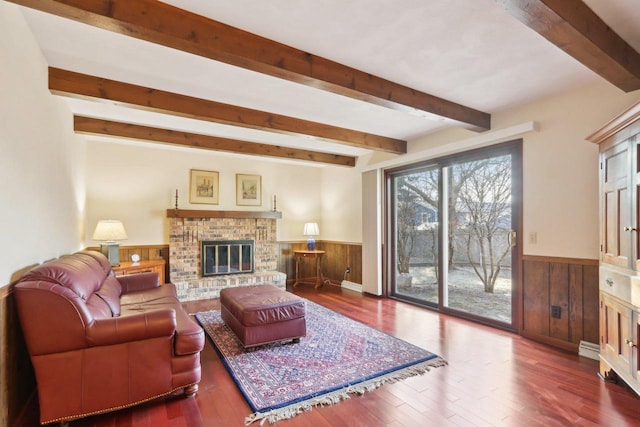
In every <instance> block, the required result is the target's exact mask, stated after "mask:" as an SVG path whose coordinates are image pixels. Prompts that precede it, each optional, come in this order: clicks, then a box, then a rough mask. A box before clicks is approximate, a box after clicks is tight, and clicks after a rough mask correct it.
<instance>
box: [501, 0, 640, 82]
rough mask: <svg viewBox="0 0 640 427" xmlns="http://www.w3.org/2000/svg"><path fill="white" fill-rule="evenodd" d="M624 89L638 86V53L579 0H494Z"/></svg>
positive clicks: (639, 62)
mask: <svg viewBox="0 0 640 427" xmlns="http://www.w3.org/2000/svg"><path fill="white" fill-rule="evenodd" d="M495 1H496V3H498V4H499V5H501V6H502V7H503V8H504V9H505V10H507V11H508V12H509V13H510V14H511V15H513V16H514V17H516V18H517V19H519V20H520V21H522V22H523V23H524V24H526V25H527V26H529V27H530V28H532V29H533V30H535V31H536V32H538V33H540V34H541V35H542V36H544V37H545V38H546V39H548V40H549V41H550V42H552V43H553V44H555V45H556V46H558V47H559V48H560V49H562V50H563V51H565V52H566V53H568V54H569V55H571V56H573V57H574V58H575V59H577V60H578V61H580V62H582V63H583V64H584V65H586V66H587V67H589V68H590V69H591V70H593V71H594V72H596V73H598V74H599V75H600V76H602V77H604V78H605V79H606V80H608V81H609V82H610V83H612V84H614V85H616V86H617V87H618V88H620V89H622V90H624V91H625V92H631V91H634V90H637V89H640V54H639V53H638V52H637V51H636V50H635V49H634V48H633V47H631V46H630V45H629V44H628V43H627V42H626V41H624V40H623V39H622V38H621V37H620V36H619V35H618V34H616V32H615V31H614V30H612V29H611V28H610V27H609V26H608V25H607V24H606V23H605V22H604V21H603V20H602V19H600V17H598V15H596V14H595V13H594V12H593V11H592V10H591V9H590V8H589V7H588V6H587V5H586V4H584V3H583V2H582V1H580V0H495Z"/></svg>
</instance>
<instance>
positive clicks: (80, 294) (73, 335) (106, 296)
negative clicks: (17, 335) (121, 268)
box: [15, 251, 122, 355]
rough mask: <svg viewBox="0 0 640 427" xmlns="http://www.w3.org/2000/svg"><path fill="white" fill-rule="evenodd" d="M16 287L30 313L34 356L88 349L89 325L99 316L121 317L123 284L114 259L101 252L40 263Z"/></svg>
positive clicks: (29, 333) (29, 342) (30, 343)
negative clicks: (113, 268)
mask: <svg viewBox="0 0 640 427" xmlns="http://www.w3.org/2000/svg"><path fill="white" fill-rule="evenodd" d="M15 290H16V298H17V299H19V300H21V301H20V302H21V306H22V310H26V311H27V312H28V316H26V317H27V318H28V319H29V321H27V322H23V323H24V324H23V325H22V326H23V328H24V329H29V331H26V330H25V335H26V336H28V337H30V339H28V340H27V346H28V347H29V352H30V353H31V354H32V355H38V354H50V353H57V352H62V351H69V350H74V349H78V348H84V347H86V346H87V342H86V333H85V329H86V328H89V327H90V326H91V325H92V324H93V322H94V321H95V320H96V319H103V318H108V317H113V316H119V315H120V295H121V293H122V288H121V286H120V283H119V282H118V280H117V279H116V278H115V277H114V276H112V275H111V265H110V264H109V261H108V260H107V259H106V257H104V256H102V254H100V253H97V252H91V251H83V252H79V253H76V254H73V255H64V256H62V257H60V258H58V259H56V260H52V261H49V262H46V263H44V264H42V265H41V266H38V267H35V268H34V269H33V270H31V271H30V272H29V273H28V274H27V275H26V276H24V277H22V278H21V279H20V281H19V283H18V284H16V287H15ZM53 318H55V319H56V322H51V321H50V320H51V319H53ZM49 324H51V325H53V324H55V325H56V327H55V328H54V327H47V325H49Z"/></svg>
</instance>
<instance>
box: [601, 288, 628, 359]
mask: <svg viewBox="0 0 640 427" xmlns="http://www.w3.org/2000/svg"><path fill="white" fill-rule="evenodd" d="M601 297H602V300H601V307H602V316H603V319H604V320H603V331H602V332H603V336H602V337H601V339H602V342H601V345H602V348H601V351H602V352H603V353H604V356H605V357H606V359H607V361H608V362H609V363H610V364H614V365H617V366H618V367H620V368H622V369H624V370H629V369H630V368H631V347H629V346H628V345H627V340H628V339H629V338H630V332H631V327H630V326H631V317H632V313H633V312H632V311H631V309H630V308H629V306H627V305H625V304H621V303H620V302H618V301H615V300H614V299H612V298H610V297H609V296H608V295H607V294H605V293H602V296H601Z"/></svg>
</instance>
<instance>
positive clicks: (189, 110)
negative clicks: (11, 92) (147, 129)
mask: <svg viewBox="0 0 640 427" xmlns="http://www.w3.org/2000/svg"><path fill="white" fill-rule="evenodd" d="M49 90H50V91H51V92H52V93H54V94H57V95H65V96H69V97H77V98H89V99H100V100H109V101H114V102H117V103H121V104H123V105H127V106H130V107H133V108H138V109H142V110H148V111H155V112H160V113H165V114H172V115H177V116H182V117H188V118H193V119H199V120H206V121H210V122H216V123H223V124H229V125H234V126H240V127H246V128H252V129H259V130H263V131H270V132H279V133H287V134H293V135H300V134H302V135H310V136H314V137H317V138H321V139H324V140H328V141H331V142H336V143H340V144H346V145H351V146H354V147H358V148H366V149H369V150H377V151H386V152H389V153H394V154H404V153H406V152H407V142H406V141H403V140H399V139H394V138H387V137H384V136H379V135H374V134H370V133H366V132H360V131H356V130H351V129H345V128H341V127H336V126H330V125H326V124H323V123H316V122H311V121H308V120H302V119H296V118H292V117H287V116H282V115H278V114H272V113H268V112H264V111H259V110H252V109H249V108H243V107H238V106H235V105H229V104H223V103H220V102H215V101H210V100H206V99H200V98H194V97H191V96H187V95H180V94H177V93H172V92H166V91H162V90H156V89H151V88H147V87H144V86H137V85H133V84H129V83H123V82H118V81H115V80H109V79H104V78H100V77H95V76H90V75H87V74H80V73H75V72H73V71H67V70H61V69H59V68H49ZM309 142H310V143H312V142H313V140H312V139H309Z"/></svg>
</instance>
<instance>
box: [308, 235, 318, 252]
mask: <svg viewBox="0 0 640 427" xmlns="http://www.w3.org/2000/svg"><path fill="white" fill-rule="evenodd" d="M307 250H308V251H315V250H316V241H315V239H314V238H313V237H309V238H308V239H307Z"/></svg>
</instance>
